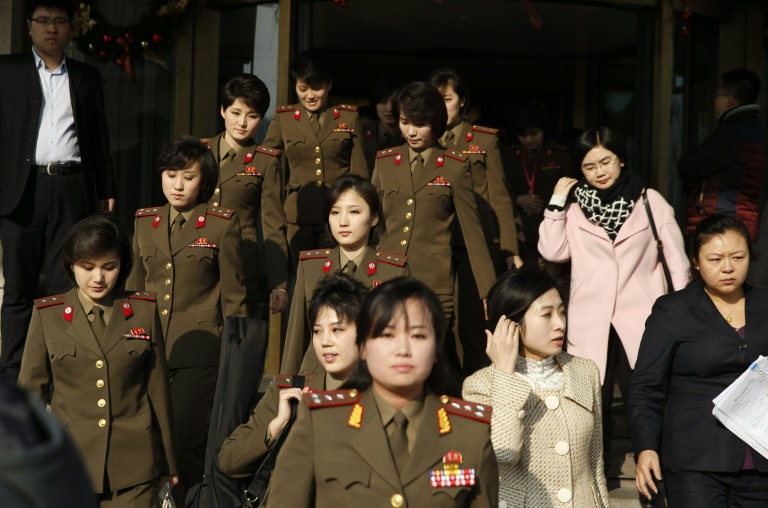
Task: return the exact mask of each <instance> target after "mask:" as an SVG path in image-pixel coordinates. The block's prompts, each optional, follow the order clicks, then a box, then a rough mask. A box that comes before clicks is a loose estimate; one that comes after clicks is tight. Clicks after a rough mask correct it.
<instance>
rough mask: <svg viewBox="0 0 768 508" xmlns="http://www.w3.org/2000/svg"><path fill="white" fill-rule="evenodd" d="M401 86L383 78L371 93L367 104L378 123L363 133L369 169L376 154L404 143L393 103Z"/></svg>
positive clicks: (388, 77) (386, 77)
mask: <svg viewBox="0 0 768 508" xmlns="http://www.w3.org/2000/svg"><path fill="white" fill-rule="evenodd" d="M401 86H402V83H401V82H400V80H398V79H395V78H394V77H393V76H384V77H383V78H382V79H381V81H379V83H378V84H377V85H376V88H374V89H373V91H372V92H371V97H370V99H369V104H370V105H371V107H372V108H374V110H375V111H376V117H377V118H378V121H377V122H373V125H371V127H370V128H369V129H366V131H365V160H366V161H367V162H368V167H369V168H372V167H373V166H374V165H375V164H376V153H378V152H379V151H380V150H384V149H385V148H392V147H393V146H400V145H402V144H403V142H404V141H405V139H404V138H403V135H402V134H401V133H400V127H399V126H398V122H397V117H396V116H395V115H396V113H397V111H396V108H395V101H397V92H398V91H399V90H400V87H401Z"/></svg>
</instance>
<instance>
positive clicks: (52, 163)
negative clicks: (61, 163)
mask: <svg viewBox="0 0 768 508" xmlns="http://www.w3.org/2000/svg"><path fill="white" fill-rule="evenodd" d="M54 164H58V162H49V163H48V165H47V166H46V167H45V172H46V173H48V176H56V175H54V174H53V173H51V166H53V165H54Z"/></svg>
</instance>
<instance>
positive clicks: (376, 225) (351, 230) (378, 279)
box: [280, 175, 408, 372]
mask: <svg viewBox="0 0 768 508" xmlns="http://www.w3.org/2000/svg"><path fill="white" fill-rule="evenodd" d="M323 216H324V217H325V218H326V224H325V226H326V229H327V231H328V235H329V236H331V237H333V239H334V240H335V241H336V243H337V244H338V245H337V246H336V247H334V248H333V249H318V250H312V251H306V252H302V253H301V254H300V256H299V268H298V271H297V273H296V287H295V288H294V293H293V302H292V303H291V316H290V319H289V321H288V332H287V334H286V337H285V347H284V349H283V361H282V364H281V366H280V371H281V372H299V370H300V369H299V367H300V365H301V370H303V369H305V368H307V369H312V368H314V365H315V364H316V363H317V358H315V357H314V351H313V350H312V349H311V348H309V343H310V333H309V332H310V330H309V328H308V327H307V321H306V316H307V307H308V305H309V298H310V296H311V295H312V292H313V291H314V289H315V286H316V285H317V283H318V281H319V280H320V279H322V278H323V277H325V276H326V275H328V274H331V273H336V272H338V271H341V272H343V273H346V274H348V275H350V276H352V277H353V278H354V279H355V280H357V281H359V282H360V283H362V284H363V286H365V288H366V289H371V288H372V287H375V286H377V285H379V284H381V283H382V282H384V281H387V280H390V279H394V278H395V277H400V276H402V275H407V274H408V267H407V266H406V261H407V258H406V257H405V256H401V255H397V254H391V253H388V252H381V251H377V250H376V245H377V244H378V243H379V239H380V238H381V236H382V235H383V234H384V233H385V232H386V228H385V225H384V222H383V221H382V220H381V202H380V201H379V196H378V194H377V192H376V189H375V188H374V187H373V185H371V183H370V182H369V181H367V180H365V179H364V178H362V177H360V176H358V175H344V176H342V177H341V178H339V179H338V180H337V181H336V183H334V184H333V186H331V188H330V190H329V191H328V194H326V195H325V198H324V200H323ZM305 353H306V357H305ZM302 359H303V361H302Z"/></svg>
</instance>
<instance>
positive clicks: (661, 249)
mask: <svg viewBox="0 0 768 508" xmlns="http://www.w3.org/2000/svg"><path fill="white" fill-rule="evenodd" d="M643 203H644V204H645V211H646V212H647V213H648V222H650V223H651V231H652V232H653V239H654V240H655V241H656V249H657V250H658V251H659V261H660V262H661V269H662V270H663V271H664V280H665V281H667V293H671V292H673V291H674V290H675V287H674V286H673V285H672V275H671V274H670V272H669V266H668V265H667V258H665V257H664V242H662V241H661V239H660V238H659V232H658V231H657V230H656V223H655V222H654V220H653V213H652V212H651V205H650V204H648V194H647V193H646V192H645V189H643Z"/></svg>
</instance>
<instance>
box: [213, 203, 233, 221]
mask: <svg viewBox="0 0 768 508" xmlns="http://www.w3.org/2000/svg"><path fill="white" fill-rule="evenodd" d="M206 213H207V214H208V215H213V216H215V217H221V218H222V219H227V220H229V219H231V218H232V215H234V213H235V210H234V209H232V208H222V207H220V206H209V207H208V210H206Z"/></svg>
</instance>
